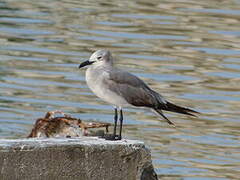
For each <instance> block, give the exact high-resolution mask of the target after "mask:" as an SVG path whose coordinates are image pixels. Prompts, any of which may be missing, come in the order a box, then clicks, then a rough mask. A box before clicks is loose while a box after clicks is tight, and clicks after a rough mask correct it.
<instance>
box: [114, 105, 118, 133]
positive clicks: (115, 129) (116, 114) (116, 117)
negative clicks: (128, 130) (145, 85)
mask: <svg viewBox="0 0 240 180" xmlns="http://www.w3.org/2000/svg"><path fill="white" fill-rule="evenodd" d="M114 110H115V115H114V129H113V136H114V137H115V136H116V131H117V120H118V112H117V108H114Z"/></svg>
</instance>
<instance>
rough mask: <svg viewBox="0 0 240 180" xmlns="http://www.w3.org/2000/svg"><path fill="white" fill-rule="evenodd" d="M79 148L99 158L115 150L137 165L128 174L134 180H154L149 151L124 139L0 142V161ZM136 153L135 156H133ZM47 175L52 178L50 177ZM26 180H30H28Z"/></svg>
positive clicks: (10, 140)
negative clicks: (103, 152)
mask: <svg viewBox="0 0 240 180" xmlns="http://www.w3.org/2000/svg"><path fill="white" fill-rule="evenodd" d="M79 147H84V148H85V149H86V150H87V151H88V150H90V154H91V152H92V151H93V150H94V149H95V150H96V151H95V150H94V151H95V152H97V153H98V150H99V151H100V154H101V152H102V150H103V149H105V151H106V152H108V153H112V152H111V151H112V150H113V151H115V150H116V149H118V150H117V151H118V153H120V154H122V156H123V157H124V156H126V157H127V159H128V158H130V159H135V158H137V159H138V160H137V161H135V160H134V161H133V160H130V163H134V162H135V163H137V164H135V165H134V166H136V168H132V171H136V172H137V173H136V176H135V178H136V179H139V180H140V179H141V180H146V179H149V180H150V179H151V180H153V179H154V180H155V179H156V178H155V177H156V176H155V175H154V174H155V172H154V169H153V166H152V161H151V154H150V150H149V149H148V148H146V147H145V145H144V143H143V142H141V141H137V140H125V139H123V140H121V141H106V140H104V139H100V138H97V137H84V138H47V139H46V138H30V139H0V159H2V158H1V156H5V157H6V153H7V154H9V153H10V154H11V155H10V157H13V158H14V157H17V158H18V157H19V155H20V156H22V157H23V158H25V157H27V156H31V152H36V153H38V152H39V150H40V152H42V151H47V150H49V149H53V151H54V152H55V151H56V153H60V154H62V153H61V152H62V150H63V151H64V152H65V151H66V150H67V151H69V149H71V148H76V149H77V148H79ZM122 150H123V151H122ZM58 151H59V152H58ZM21 152H22V153H24V152H26V153H27V154H26V153H24V154H22V153H21ZM129 152H133V153H134V154H132V153H130V154H128V153H129ZM136 152H137V154H136ZM138 152H139V154H138ZM2 153H4V154H2ZM19 153H20V154H19ZM49 153H50V154H49ZM52 153H53V152H52ZM14 154H16V155H14ZM17 154H18V156H17ZM48 154H49V155H51V151H50V152H48ZM54 154H55V153H54ZM40 156H41V154H40ZM74 156H76V155H74ZM117 156H118V155H117ZM3 158H4V157H3ZM27 158H28V157H27ZM42 158H45V159H46V157H45V156H44V157H42ZM75 158H78V159H79V158H80V157H78V155H77V156H76V157H75ZM112 158H113V159H111V161H112V160H114V157H112ZM117 158H118V157H116V159H117ZM7 159H8V158H7ZM37 159H38V158H37ZM5 160H6V158H4V162H5ZM79 160H81V159H79ZM8 161H9V160H8ZM11 161H12V160H11ZM24 161H25V160H24ZM35 161H36V159H35ZM118 162H119V163H120V164H121V163H122V162H121V159H120V161H119V158H118ZM12 163H14V160H13V162H12ZM12 163H9V164H12ZM15 163H18V161H17V162H15ZM28 163H29V162H28ZM59 163H61V160H59ZM74 163H75V165H76V161H75V162H73V167H75V165H74ZM124 163H125V165H124ZM0 164H1V162H0ZM18 164H20V165H22V164H23V165H24V166H25V165H26V162H25V163H24V162H23V163H21V162H20V163H18ZM42 165H43V166H46V164H44V163H43V164H42ZM85 165H86V164H83V165H82V167H85ZM120 166H121V165H120ZM123 166H126V162H123ZM6 167H9V166H6ZM63 167H64V166H63ZM103 167H104V166H103ZM10 168H11V167H10ZM16 168H17V170H16ZM68 168H69V167H68ZM75 168H76V167H75ZM106 168H109V167H106ZM70 169H71V168H70ZM80 169H81V168H80ZM134 169H135V170H134ZM126 170H127V169H126ZM14 171H15V172H17V171H18V166H15V169H14ZM21 171H22V170H21ZM52 171H53V170H52ZM87 171H88V170H87ZM103 171H104V170H103ZM35 173H36V172H35ZM100 173H101V172H100ZM33 174H34V173H33ZM89 174H90V175H88V176H89V177H90V176H91V173H89ZM110 174H111V173H110ZM112 174H114V173H112ZM115 174H117V172H115ZM24 175H25V176H24V177H27V178H28V176H26V174H24ZM50 175H51V176H52V174H50ZM68 175H69V174H68ZM70 175H71V174H70ZM0 176H1V174H0ZM55 176H56V175H55ZM103 176H104V175H103ZM150 176H151V177H150ZM4 177H6V174H5V176H4ZM119 177H120V176H119ZM135 178H134V179H135ZM29 179H31V178H29ZM73 179H74V178H73ZM88 179H89V178H88ZM90 179H94V177H91V178H90Z"/></svg>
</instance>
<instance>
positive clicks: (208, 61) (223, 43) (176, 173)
mask: <svg viewBox="0 0 240 180" xmlns="http://www.w3.org/2000/svg"><path fill="white" fill-rule="evenodd" d="M239 47H240V1H239V0H235V1H234V0H221V1H219V0H212V1H208V0H203V1H191V0H190V1H178V0H176V1H174V0H170V1H155V0H154V1H120V0H119V1H106V2H101V1H75V0H68V1H64V0H58V1H54V0H51V1H50V0H43V1H31V0H23V1H17V0H5V1H1V2H0V113H1V118H0V119H1V120H0V136H1V138H20V137H26V135H27V134H28V133H29V131H30V129H31V127H32V124H33V123H34V121H35V119H36V118H38V117H42V116H43V115H44V113H45V112H47V111H50V110H55V109H60V110H64V111H65V112H67V113H70V114H72V115H74V116H76V117H79V118H81V119H83V120H85V121H92V120H95V121H103V122H111V123H112V122H113V120H112V119H113V109H112V107H111V106H110V105H108V104H106V103H104V102H103V101H101V100H100V99H98V98H97V97H96V96H95V95H93V94H92V93H91V92H90V91H89V89H88V87H87V86H86V83H85V80H84V72H85V71H84V70H82V71H80V70H79V69H78V68H77V67H78V64H79V63H80V62H82V61H83V60H85V59H87V58H88V57H89V56H90V54H91V53H92V52H93V51H95V50H97V49H103V48H105V49H109V50H111V51H112V52H113V54H114V56H115V57H116V60H117V62H116V63H117V65H118V66H119V67H121V68H124V69H126V70H128V71H130V72H132V73H134V74H136V75H138V76H139V77H141V78H142V79H143V80H145V81H147V82H148V84H149V85H150V86H151V87H152V88H153V89H155V90H156V91H158V92H160V93H161V94H162V95H164V96H165V97H166V98H168V99H169V100H170V101H173V102H175V103H177V104H179V105H184V106H188V107H191V108H193V109H195V110H197V111H200V112H201V113H202V114H201V116H199V117H198V118H191V117H187V116H184V115H179V114H174V113H166V115H167V116H168V117H169V118H170V119H171V120H172V121H174V122H175V124H176V128H174V127H170V126H169V125H168V124H166V123H165V122H163V121H159V119H158V118H157V117H156V116H155V115H153V114H152V113H151V112H150V111H147V110H142V109H127V110H125V126H124V135H125V137H126V138H131V139H139V140H142V141H144V142H145V143H146V144H147V145H148V146H149V147H150V148H151V150H152V156H153V162H154V166H155V168H156V172H157V173H158V175H159V177H160V178H161V179H184V180H200V179H201V180H208V179H218V180H226V179H239V177H240V138H239V133H240V113H239V109H240V48H239Z"/></svg>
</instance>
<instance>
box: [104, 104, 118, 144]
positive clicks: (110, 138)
mask: <svg viewBox="0 0 240 180" xmlns="http://www.w3.org/2000/svg"><path fill="white" fill-rule="evenodd" d="M114 112H115V115H114V128H113V134H106V135H105V139H106V140H112V141H114V140H117V139H118V138H117V139H116V137H117V135H116V133H117V121H118V111H117V107H114Z"/></svg>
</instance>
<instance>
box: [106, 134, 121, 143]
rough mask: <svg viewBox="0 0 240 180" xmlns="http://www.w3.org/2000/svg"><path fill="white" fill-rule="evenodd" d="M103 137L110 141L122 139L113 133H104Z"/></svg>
mask: <svg viewBox="0 0 240 180" xmlns="http://www.w3.org/2000/svg"><path fill="white" fill-rule="evenodd" d="M104 138H105V139H106V140H110V141H117V140H121V139H122V138H121V137H120V136H119V135H114V134H105V136H104Z"/></svg>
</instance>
